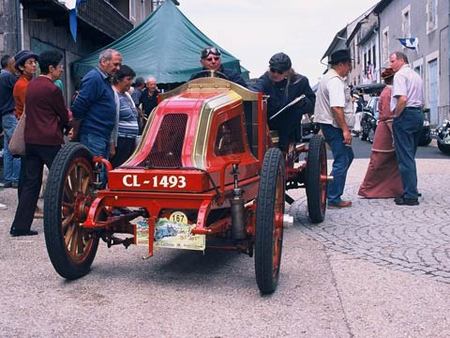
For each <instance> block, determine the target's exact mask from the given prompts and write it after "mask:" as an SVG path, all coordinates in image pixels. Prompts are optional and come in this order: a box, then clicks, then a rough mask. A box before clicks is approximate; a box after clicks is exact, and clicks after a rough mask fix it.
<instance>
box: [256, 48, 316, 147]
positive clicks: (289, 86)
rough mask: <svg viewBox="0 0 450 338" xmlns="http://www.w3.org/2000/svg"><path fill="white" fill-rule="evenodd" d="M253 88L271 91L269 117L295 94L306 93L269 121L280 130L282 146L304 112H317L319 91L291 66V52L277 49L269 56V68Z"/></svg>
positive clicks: (287, 142) (273, 127) (275, 128)
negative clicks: (279, 51)
mask: <svg viewBox="0 0 450 338" xmlns="http://www.w3.org/2000/svg"><path fill="white" fill-rule="evenodd" d="M251 89H252V90H254V91H259V92H263V93H264V94H266V95H269V99H268V101H267V114H268V117H269V119H270V117H271V116H272V115H275V114H276V113H277V112H278V111H279V110H280V109H281V108H283V107H284V106H286V105H287V104H288V103H290V102H292V101H293V100H294V99H295V98H297V97H299V96H300V95H305V98H304V99H303V100H301V101H299V102H298V103H297V104H295V105H293V106H291V107H289V108H288V109H286V110H285V111H284V112H282V113H281V114H279V115H278V116H277V117H275V118H274V119H273V120H269V121H268V122H269V128H270V129H271V130H277V131H278V136H279V147H280V148H281V149H282V150H286V148H287V146H288V145H289V139H290V138H292V136H293V134H294V132H295V131H296V130H297V128H299V126H300V122H301V117H302V115H303V114H304V113H308V114H312V113H313V112H314V104H315V101H316V95H315V94H314V92H313V91H312V89H311V87H310V86H309V81H308V79H307V78H306V77H305V76H303V75H300V74H298V73H296V72H295V71H294V69H292V62H291V59H290V58H289V56H288V55H286V54H284V53H277V54H275V55H274V56H272V57H271V58H270V60H269V70H268V71H267V72H265V73H264V74H263V75H262V76H261V77H260V78H259V79H258V80H257V81H256V83H255V84H254V85H253V86H252V88H251Z"/></svg>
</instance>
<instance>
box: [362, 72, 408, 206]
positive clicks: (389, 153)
mask: <svg viewBox="0 0 450 338" xmlns="http://www.w3.org/2000/svg"><path fill="white" fill-rule="evenodd" d="M381 77H382V78H383V79H384V83H385V84H386V87H384V89H383V91H382V92H381V94H380V100H379V103H378V110H379V112H380V116H379V118H378V126H377V129H376V131H375V137H374V141H373V146H372V153H371V155H370V162H369V167H368V168H367V173H366V176H365V178H364V181H363V183H362V184H361V187H360V188H359V191H358V195H360V196H362V197H366V198H392V197H398V196H401V195H402V193H403V185H402V181H401V178H400V172H399V171H398V163H397V158H396V156H395V149H394V144H393V135H392V121H393V115H392V112H391V109H390V102H391V90H392V82H393V80H394V71H393V70H392V68H386V69H385V70H384V71H383V73H382V74H381Z"/></svg>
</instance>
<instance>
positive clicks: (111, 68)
mask: <svg viewBox="0 0 450 338" xmlns="http://www.w3.org/2000/svg"><path fill="white" fill-rule="evenodd" d="M121 64H122V55H121V54H120V53H119V52H118V51H116V50H114V49H106V50H104V51H102V52H101V53H100V55H99V60H98V66H97V67H96V68H94V69H92V70H91V71H90V72H89V73H87V74H86V75H85V76H84V77H83V79H82V82H81V88H80V93H79V94H78V96H77V97H76V99H75V101H74V102H73V103H72V106H71V110H72V113H73V117H74V119H75V121H74V138H77V137H79V140H80V142H81V143H82V144H84V145H85V146H86V147H87V148H88V149H89V150H90V151H91V153H92V154H93V155H97V156H103V157H104V158H108V157H109V155H110V153H111V156H113V155H114V152H115V142H116V135H115V133H114V132H113V131H116V130H117V121H118V114H117V107H116V98H115V95H114V91H113V89H112V87H111V76H112V75H114V74H115V73H116V72H117V70H119V69H120V66H121ZM102 181H103V182H104V183H106V177H105V176H104V175H103V178H102Z"/></svg>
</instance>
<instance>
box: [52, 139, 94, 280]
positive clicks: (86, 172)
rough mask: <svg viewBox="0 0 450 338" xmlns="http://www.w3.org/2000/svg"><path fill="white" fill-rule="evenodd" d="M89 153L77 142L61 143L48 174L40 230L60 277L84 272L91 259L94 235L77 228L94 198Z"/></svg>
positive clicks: (79, 227)
mask: <svg viewBox="0 0 450 338" xmlns="http://www.w3.org/2000/svg"><path fill="white" fill-rule="evenodd" d="M93 182H94V173H93V165H92V155H91V154H90V152H89V150H88V149H87V148H86V147H84V146H83V145H81V144H79V143H69V144H67V145H65V146H64V147H63V148H62V149H61V150H60V151H59V152H58V154H57V156H56V157H55V159H54V161H53V164H52V167H51V169H50V173H49V175H48V182H47V188H46V191H45V200H44V233H45V242H46V245H47V251H48V254H49V256H50V261H51V262H52V264H53V267H54V268H55V270H56V271H57V272H58V273H59V274H60V275H61V276H62V277H64V278H67V279H77V278H80V277H82V276H84V275H86V274H87V273H88V272H89V270H90V267H91V264H92V262H93V260H94V258H95V254H96V253H97V247H98V241H99V239H98V237H97V236H95V235H94V234H93V233H92V232H88V231H86V230H85V229H83V228H82V227H81V224H82V223H83V222H84V221H85V220H86V216H87V212H88V209H89V206H90V204H91V203H92V201H93V200H94V192H95V188H94V185H93Z"/></svg>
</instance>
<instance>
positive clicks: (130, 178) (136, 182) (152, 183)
mask: <svg viewBox="0 0 450 338" xmlns="http://www.w3.org/2000/svg"><path fill="white" fill-rule="evenodd" d="M122 184H123V186H124V187H127V188H131V187H135V188H138V187H144V188H155V189H158V188H159V189H161V188H163V189H183V188H186V186H187V180H186V176H183V175H155V176H153V177H149V178H141V177H140V175H137V174H127V175H123V177H122Z"/></svg>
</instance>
